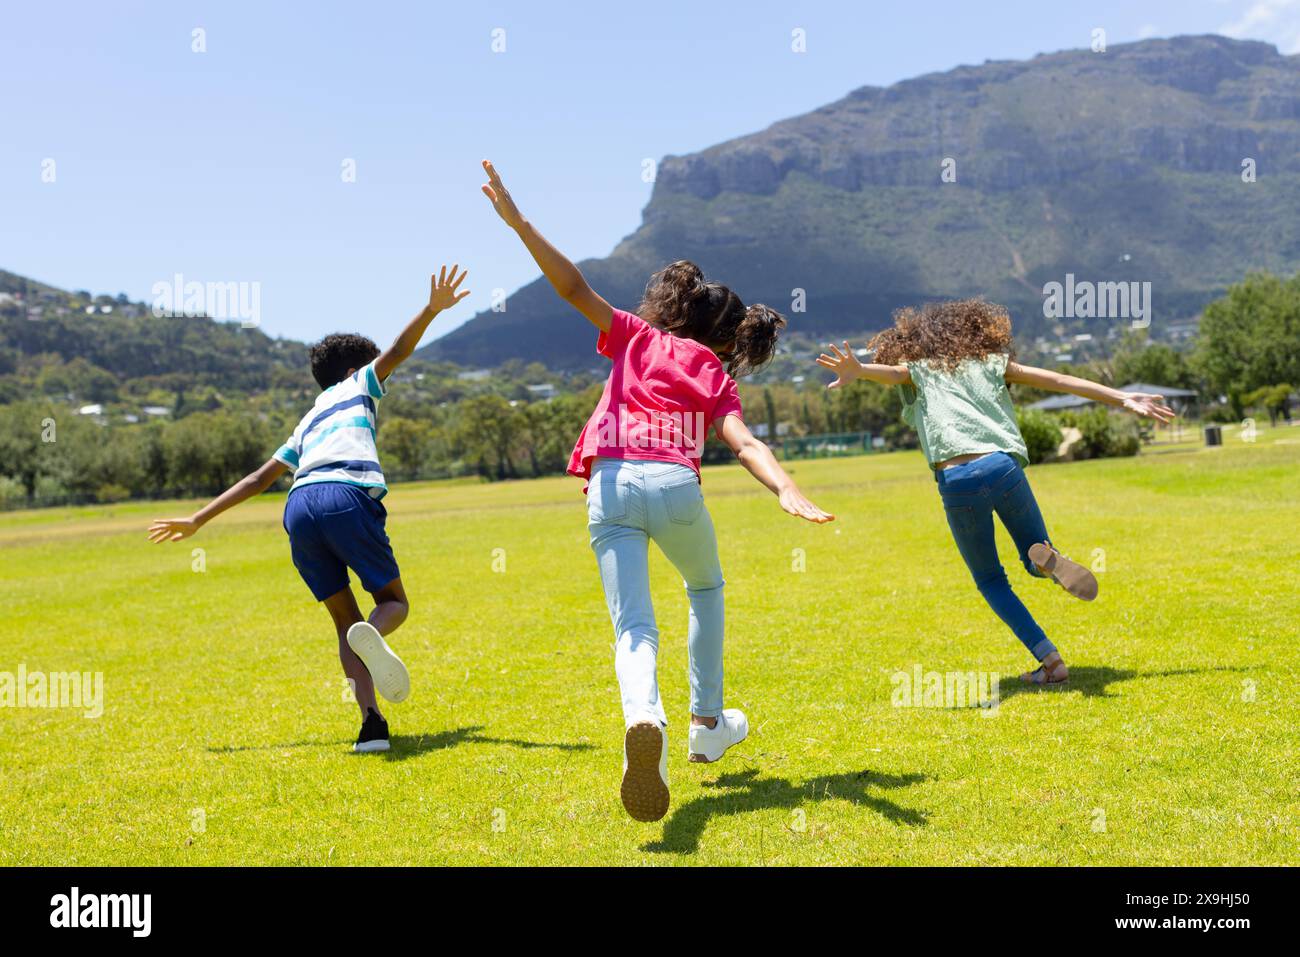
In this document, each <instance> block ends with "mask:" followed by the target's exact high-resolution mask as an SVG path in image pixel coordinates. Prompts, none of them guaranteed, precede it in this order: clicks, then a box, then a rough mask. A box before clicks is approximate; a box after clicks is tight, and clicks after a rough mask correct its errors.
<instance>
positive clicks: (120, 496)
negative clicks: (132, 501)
mask: <svg viewBox="0 0 1300 957" xmlns="http://www.w3.org/2000/svg"><path fill="white" fill-rule="evenodd" d="M130 497H131V490H130V489H129V488H126V487H125V486H123V485H113V484H111V483H110V484H108V485H101V486H100V487H99V488H97V489H95V501H96V502H99V503H100V504H101V505H111V504H112V503H113V502H125V501H126V500H127V499H128V498H130Z"/></svg>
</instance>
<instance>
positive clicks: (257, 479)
mask: <svg viewBox="0 0 1300 957" xmlns="http://www.w3.org/2000/svg"><path fill="white" fill-rule="evenodd" d="M288 468H289V466H287V465H285V464H284V463H283V462H281V461H280V460H279V459H268V460H267V462H266V464H265V465H263V466H262V467H261V468H259V469H258V470H257V471H256V472H250V473H248V474H247V475H245V476H244V477H243V478H241V479H240V480H239V481H238V482H236V483H235V484H234V485H232V486H230V488H228V489H226V490H225V491H224V492H222V493H221V494H220V495H218V496H217V497H216V498H214V499H213V500H212V501H211V502H209V503H208V504H207V505H204V506H203V507H202V508H201V509H199V510H198V511H197V512H195V513H194V514H193V515H191V516H190V517H189V518H156V519H154V521H153V524H152V525H150V526H149V541H151V542H153V543H154V544H155V545H156V544H158V543H159V542H179V541H180V540H181V539H182V538H189V537H190V536H191V535H193V534H194V533H195V532H197V531H198V530H199V529H200V528H202V527H203V526H204V525H206V524H207V523H208V522H209V521H211V520H212V519H214V518H216V517H217V516H218V515H220V514H221V513H222V512H224V511H225V510H226V509H228V508H233V507H234V506H236V505H238V504H239V503H240V502H242V501H244V500H245V499H250V498H252V497H253V496H254V495H261V494H262V493H263V492H265V491H266V490H267V489H268V488H270V487H271V484H272V483H273V482H274V481H275V480H276V479H278V478H279V477H280V476H281V475H283V474H284V473H285V471H286V470H287V469H288Z"/></svg>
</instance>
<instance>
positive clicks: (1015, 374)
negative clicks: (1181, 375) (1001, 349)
mask: <svg viewBox="0 0 1300 957" xmlns="http://www.w3.org/2000/svg"><path fill="white" fill-rule="evenodd" d="M1006 378H1007V381H1008V382H1016V383H1019V384H1020V385H1027V386H1032V387H1034V388H1035V389H1046V390H1047V391H1049V392H1069V393H1071V394H1072V395H1078V396H1082V397H1083V398H1085V399H1094V400H1096V401H1097V402H1102V403H1105V404H1106V405H1113V406H1116V407H1117V408H1121V409H1127V410H1128V411H1129V412H1132V413H1133V414H1134V415H1140V416H1143V417H1145V418H1148V419H1155V420H1157V421H1159V422H1171V421H1173V418H1174V410H1173V409H1171V408H1169V407H1168V406H1167V405H1165V397H1164V396H1163V395H1155V394H1153V393H1150V392H1121V391H1120V390H1119V389H1112V388H1111V387H1110V386H1105V385H1102V384H1101V383H1100V382H1092V381H1090V380H1088V379H1080V378H1079V377H1078V376H1074V375H1065V374H1064V373H1061V372H1053V371H1052V370H1050V369H1036V368H1034V367H1033V366H1022V365H1021V364H1020V363H1018V362H1008V363H1007V375H1006Z"/></svg>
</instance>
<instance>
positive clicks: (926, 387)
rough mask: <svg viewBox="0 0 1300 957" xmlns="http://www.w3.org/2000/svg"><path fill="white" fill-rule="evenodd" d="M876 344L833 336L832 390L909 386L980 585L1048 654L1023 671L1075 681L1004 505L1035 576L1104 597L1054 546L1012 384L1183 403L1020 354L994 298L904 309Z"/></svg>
mask: <svg viewBox="0 0 1300 957" xmlns="http://www.w3.org/2000/svg"><path fill="white" fill-rule="evenodd" d="M867 345H868V348H869V349H870V350H872V352H873V353H874V355H873V358H874V359H875V360H876V361H875V362H873V363H870V364H867V365H864V364H862V363H861V362H859V361H858V360H857V358H856V357H855V356H854V355H853V351H852V350H851V349H850V348H849V344H848V343H847V342H845V343H844V348H843V349H840V348H839V347H837V346H834V345H832V346H830V350H831V353H833V354H831V355H828V354H825V353H823V354H822V356H821V357H820V358H819V359H818V360H817V363H818V365H821V366H824V367H825V368H827V369H830V370H831V371H832V372H834V373H835V374H836V375H837V376H838V378H836V380H835V381H834V382H832V383H831V384H830V388H832V389H835V388H838V387H840V386H843V385H847V384H848V383H850V382H852V381H853V380H854V379H870V380H871V381H873V382H881V383H885V384H888V385H895V386H898V387H899V391H900V393H901V396H902V400H903V420H904V421H905V422H907V423H908V424H909V425H911V426H912V427H913V428H915V429H916V431H917V435H918V436H919V437H920V440H921V451H922V452H923V453H925V458H926V461H927V462H929V463H930V467H931V468H932V469H934V476H935V481H936V483H937V484H938V486H939V495H940V497H941V498H942V500H943V504H944V512H945V514H946V515H947V518H948V527H949V528H950V529H951V530H952V534H953V539H954V540H955V541H956V543H957V549H958V551H960V552H961V556H962V558H963V559H964V560H965V562H966V566H967V568H969V569H970V572H971V577H973V578H974V579H975V585H976V587H977V588H978V589H979V591H980V594H981V595H983V596H984V599H985V601H987V602H988V604H989V606H990V607H991V608H992V609H993V611H994V612H995V613H997V615H998V617H999V618H1001V619H1002V620H1003V621H1004V622H1005V623H1006V624H1007V625H1008V626H1009V627H1010V628H1011V630H1012V631H1013V632H1015V634H1016V637H1017V638H1019V639H1020V640H1021V642H1023V643H1024V645H1025V647H1026V648H1028V649H1029V651H1030V653H1031V654H1032V655H1033V656H1034V657H1035V658H1036V659H1037V660H1038V662H1039V667H1038V668H1037V669H1035V670H1034V671H1031V672H1026V673H1025V674H1023V675H1021V676H1020V677H1021V679H1022V680H1024V681H1026V682H1029V683H1030V684H1034V685H1061V684H1064V683H1065V682H1066V681H1067V680H1068V679H1069V669H1068V668H1067V667H1066V665H1065V661H1064V660H1063V659H1062V657H1061V654H1060V652H1059V651H1058V650H1057V649H1056V646H1055V645H1054V644H1052V642H1051V640H1050V639H1049V638H1048V637H1047V635H1046V634H1045V633H1044V632H1043V629H1042V628H1041V627H1039V625H1038V623H1037V622H1036V621H1035V620H1034V617H1033V616H1032V615H1031V614H1030V613H1029V610H1028V609H1027V608H1025V606H1024V604H1023V603H1022V602H1021V601H1020V599H1019V598H1018V597H1016V594H1015V593H1014V592H1013V591H1012V590H1011V584H1010V582H1008V581H1007V575H1006V572H1005V571H1004V570H1003V568H1002V564H1001V562H1000V561H999V560H998V553H997V544H996V541H995V539H994V534H993V515H994V514H996V515H997V516H998V518H999V519H1000V520H1001V522H1002V524H1003V525H1004V526H1005V527H1006V529H1007V531H1008V532H1009V533H1010V535H1011V538H1012V540H1013V541H1014V542H1015V544H1016V549H1017V551H1018V552H1019V553H1020V561H1021V563H1022V564H1023V565H1024V566H1025V570H1026V571H1028V572H1029V574H1031V575H1033V576H1034V577H1036V578H1044V577H1050V578H1051V579H1052V580H1053V581H1055V582H1056V583H1057V584H1059V585H1061V587H1063V588H1064V589H1065V590H1066V591H1068V592H1069V593H1070V594H1072V595H1074V596H1076V597H1078V598H1082V599H1084V600H1085V601H1091V600H1092V599H1093V598H1095V597H1097V579H1096V578H1095V577H1093V574H1092V572H1090V571H1089V570H1088V569H1087V568H1085V567H1084V566H1083V565H1080V564H1078V563H1077V562H1073V561H1071V560H1070V559H1068V558H1067V557H1065V556H1064V555H1062V554H1061V553H1060V552H1058V551H1057V550H1056V549H1055V548H1053V547H1052V543H1051V540H1050V539H1049V538H1048V536H1047V527H1046V525H1045V524H1044V522H1043V516H1042V513H1041V512H1040V511H1039V508H1038V502H1037V501H1036V500H1035V499H1034V493H1033V491H1032V490H1031V489H1030V487H1029V480H1028V478H1027V477H1026V476H1025V473H1024V466H1026V465H1028V464H1029V455H1028V452H1027V451H1026V449H1025V440H1024V439H1023V438H1022V437H1021V435H1020V428H1019V427H1018V426H1017V425H1016V414H1015V409H1014V408H1013V407H1012V405H1011V393H1010V392H1009V391H1008V388H1007V385H1008V383H1011V382H1019V383H1023V384H1025V385H1030V386H1034V387H1036V388H1039V389H1049V390H1051V391H1054V392H1072V393H1074V394H1075V395H1079V396H1083V397H1085V398H1088V399H1093V400H1096V401H1098V402H1104V403H1105V404H1107V405H1114V406H1119V407H1121V408H1124V409H1127V410H1128V411H1130V412H1133V413H1134V414H1136V415H1142V416H1147V417H1149V418H1153V419H1157V420H1159V421H1161V422H1168V421H1169V420H1170V419H1172V418H1173V414H1174V413H1173V410H1172V409H1170V408H1168V407H1167V406H1166V405H1165V404H1164V397H1163V396H1158V395H1149V394H1146V393H1140V392H1120V391H1118V390H1116V389H1111V388H1108V387H1107V386H1104V385H1100V384H1099V383H1096V382H1089V381H1088V380H1086V379H1080V378H1077V377H1076V376H1068V375H1062V374H1060V373H1057V372H1050V371H1048V370H1046V369H1034V368H1031V367H1029V366H1022V365H1020V364H1019V363H1017V362H1014V361H1012V355H1013V354H1014V350H1013V347H1012V342H1011V318H1010V317H1009V316H1008V315H1007V311H1006V310H1005V309H1004V308H1002V307H1001V306H996V305H993V304H992V303H988V302H984V301H983V300H982V299H964V300H960V301H955V302H942V303H931V304H929V305H926V306H924V307H922V308H921V309H902V310H899V311H898V312H897V313H895V315H894V326H893V327H892V328H890V329H886V330H885V331H884V332H881V333H880V334H878V335H877V336H875V337H874V338H873V339H872V340H871V342H869V343H868V344H867Z"/></svg>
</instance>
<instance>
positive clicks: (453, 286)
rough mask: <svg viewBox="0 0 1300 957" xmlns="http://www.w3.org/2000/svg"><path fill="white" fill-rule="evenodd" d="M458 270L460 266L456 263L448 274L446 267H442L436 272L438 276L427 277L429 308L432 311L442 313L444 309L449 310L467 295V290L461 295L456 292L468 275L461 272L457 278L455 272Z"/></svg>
mask: <svg viewBox="0 0 1300 957" xmlns="http://www.w3.org/2000/svg"><path fill="white" fill-rule="evenodd" d="M459 268H460V264H459V263H457V264H456V265H454V266H452V267H451V272H450V273H448V272H447V267H446V266H443V267H442V268H441V269H440V270H438V275H436V276H430V277H429V308H430V309H431V310H432V311H434V312H442V310H444V309H450V308H451V307H452V306H454V305H456V303H458V302H460V301H461V300H462V299H464V298H465V297H466V296H468V295H469V290H468V289H466V290H465V291H464V292H461V293H458V292H457V291H456V290H457V289H459V288H460V284H461V283H462V282H463V281H464V279H465V277H466V276H468V275H469V273H468V272H462V273H461V274H460V275H459V276H457V275H456V270H457V269H459Z"/></svg>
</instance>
